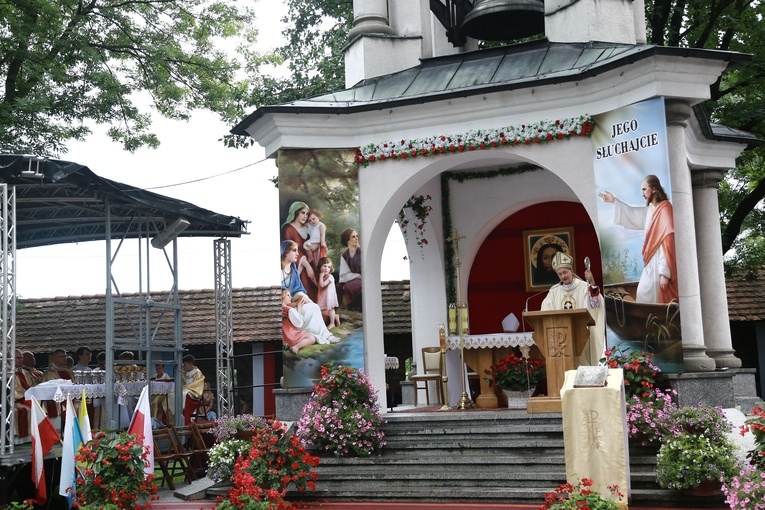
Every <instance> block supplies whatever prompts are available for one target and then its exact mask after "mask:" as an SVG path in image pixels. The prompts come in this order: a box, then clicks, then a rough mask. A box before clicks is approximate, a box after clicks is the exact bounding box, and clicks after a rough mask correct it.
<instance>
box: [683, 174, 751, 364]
mask: <svg viewBox="0 0 765 510" xmlns="http://www.w3.org/2000/svg"><path fill="white" fill-rule="evenodd" d="M723 173H724V171H723V170H717V169H704V170H694V171H693V172H692V173H691V175H692V177H691V178H692V180H693V212H694V214H695V217H694V219H695V221H696V251H697V252H698V258H699V274H700V275H701V278H700V279H699V284H700V286H701V295H702V296H704V299H702V300H701V312H702V319H703V321H704V322H703V326H704V344H705V345H706V347H707V355H709V356H711V357H712V359H714V360H715V364H716V366H717V367H718V368H720V367H727V368H740V367H741V360H740V359H739V358H737V357H736V356H735V355H734V350H733V343H732V341H731V336H730V319H729V318H728V299H727V293H726V290H725V271H724V269H723V253H722V235H721V234H720V206H719V203H718V200H717V186H718V185H719V184H720V181H721V180H722V179H723Z"/></svg>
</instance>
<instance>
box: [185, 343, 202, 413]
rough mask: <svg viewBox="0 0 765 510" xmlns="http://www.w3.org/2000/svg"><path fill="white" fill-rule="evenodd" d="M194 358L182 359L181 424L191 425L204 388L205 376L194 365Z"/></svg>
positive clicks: (187, 356)
mask: <svg viewBox="0 0 765 510" xmlns="http://www.w3.org/2000/svg"><path fill="white" fill-rule="evenodd" d="M194 361H195V359H194V356H193V355H191V354H187V355H186V356H184V357H183V422H184V424H186V425H189V424H191V417H192V416H193V415H194V412H195V411H196V410H197V407H198V406H199V402H200V400H201V399H202V392H203V391H204V388H205V376H204V375H203V374H202V371H201V370H199V369H198V368H197V367H196V366H195V365H194Z"/></svg>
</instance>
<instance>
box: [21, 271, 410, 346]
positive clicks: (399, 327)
mask: <svg viewBox="0 0 765 510" xmlns="http://www.w3.org/2000/svg"><path fill="white" fill-rule="evenodd" d="M382 288H383V310H384V312H383V326H384V328H385V332H386V333H391V334H398V333H409V332H410V331H411V313H410V306H409V282H408V281H407V282H386V283H383V285H382ZM123 297H124V298H127V299H130V298H137V297H138V295H137V294H124V295H123ZM153 297H154V296H153ZM178 297H179V301H180V304H181V307H182V310H183V345H184V346H189V345H208V344H213V343H215V292H214V291H212V290H190V291H181V292H180V293H179V296H178ZM154 299H155V300H160V299H161V296H159V295H158V296H155V297H154ZM19 303H20V307H19V310H18V311H17V312H16V324H17V327H16V345H17V346H18V347H19V348H21V349H25V350H26V349H29V350H32V351H34V352H39V353H42V352H51V351H53V350H54V349H57V348H65V349H67V350H74V349H76V348H77V347H78V346H80V345H87V346H89V347H90V348H91V349H94V350H101V349H103V348H104V346H105V341H104V336H105V334H104V332H105V328H106V326H105V322H106V308H105V296H104V295H103V294H100V295H95V296H68V297H55V298H42V299H21V300H19ZM232 314H233V333H234V342H235V343H241V342H281V338H282V332H281V288H280V287H278V286H274V287H255V288H241V289H234V290H233V291H232ZM171 330H172V323H171V322H170V321H166V322H164V323H163V324H162V326H161V327H160V331H159V332H158V333H157V334H158V335H160V336H171V335H172V331H171ZM115 335H116V336H118V337H128V338H130V337H132V331H131V329H130V323H129V321H128V319H127V317H126V316H125V315H124V314H122V313H121V311H120V310H117V311H115Z"/></svg>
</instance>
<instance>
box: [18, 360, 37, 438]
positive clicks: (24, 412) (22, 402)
mask: <svg viewBox="0 0 765 510" xmlns="http://www.w3.org/2000/svg"><path fill="white" fill-rule="evenodd" d="M30 354H31V353H30ZM32 357H33V358H34V355H32ZM24 359H25V356H24V353H22V352H21V350H20V349H16V371H15V375H16V380H15V384H14V399H15V402H16V406H15V412H16V417H15V418H16V419H15V420H14V431H13V432H14V435H15V436H16V438H15V439H14V441H15V442H16V443H17V444H19V443H27V442H29V441H31V440H32V438H31V436H30V435H29V434H30V428H29V427H30V419H31V417H32V415H31V413H32V403H31V402H30V401H29V400H27V399H26V397H25V396H24V393H26V391H27V390H28V389H29V388H31V387H33V386H37V385H38V384H39V383H40V381H42V372H40V371H39V370H37V369H35V368H34V365H32V367H31V368H30V367H27V366H25V364H24Z"/></svg>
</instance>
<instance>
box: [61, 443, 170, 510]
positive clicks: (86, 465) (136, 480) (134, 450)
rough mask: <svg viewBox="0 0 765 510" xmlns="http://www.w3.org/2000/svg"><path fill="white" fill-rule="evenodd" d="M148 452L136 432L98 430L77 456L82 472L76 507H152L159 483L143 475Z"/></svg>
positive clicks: (93, 508)
mask: <svg viewBox="0 0 765 510" xmlns="http://www.w3.org/2000/svg"><path fill="white" fill-rule="evenodd" d="M148 455H149V448H148V446H144V444H143V441H141V440H139V438H138V437H137V436H134V435H133V434H128V433H127V432H116V433H112V434H106V433H104V432H98V433H96V434H95V435H94V436H93V439H92V440H91V441H88V442H87V443H85V444H83V445H81V446H80V449H79V450H78V453H77V455H76V456H75V460H76V461H77V462H78V464H79V465H80V466H82V474H83V476H81V477H78V478H77V508H80V509H90V510H96V509H99V510H103V509H118V508H131V509H142V508H151V500H152V499H156V496H153V495H154V494H156V493H157V486H156V485H155V484H154V483H153V478H154V477H153V476H152V475H149V476H148V477H145V474H144V468H145V466H146V463H147V462H148V460H147V459H148Z"/></svg>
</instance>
